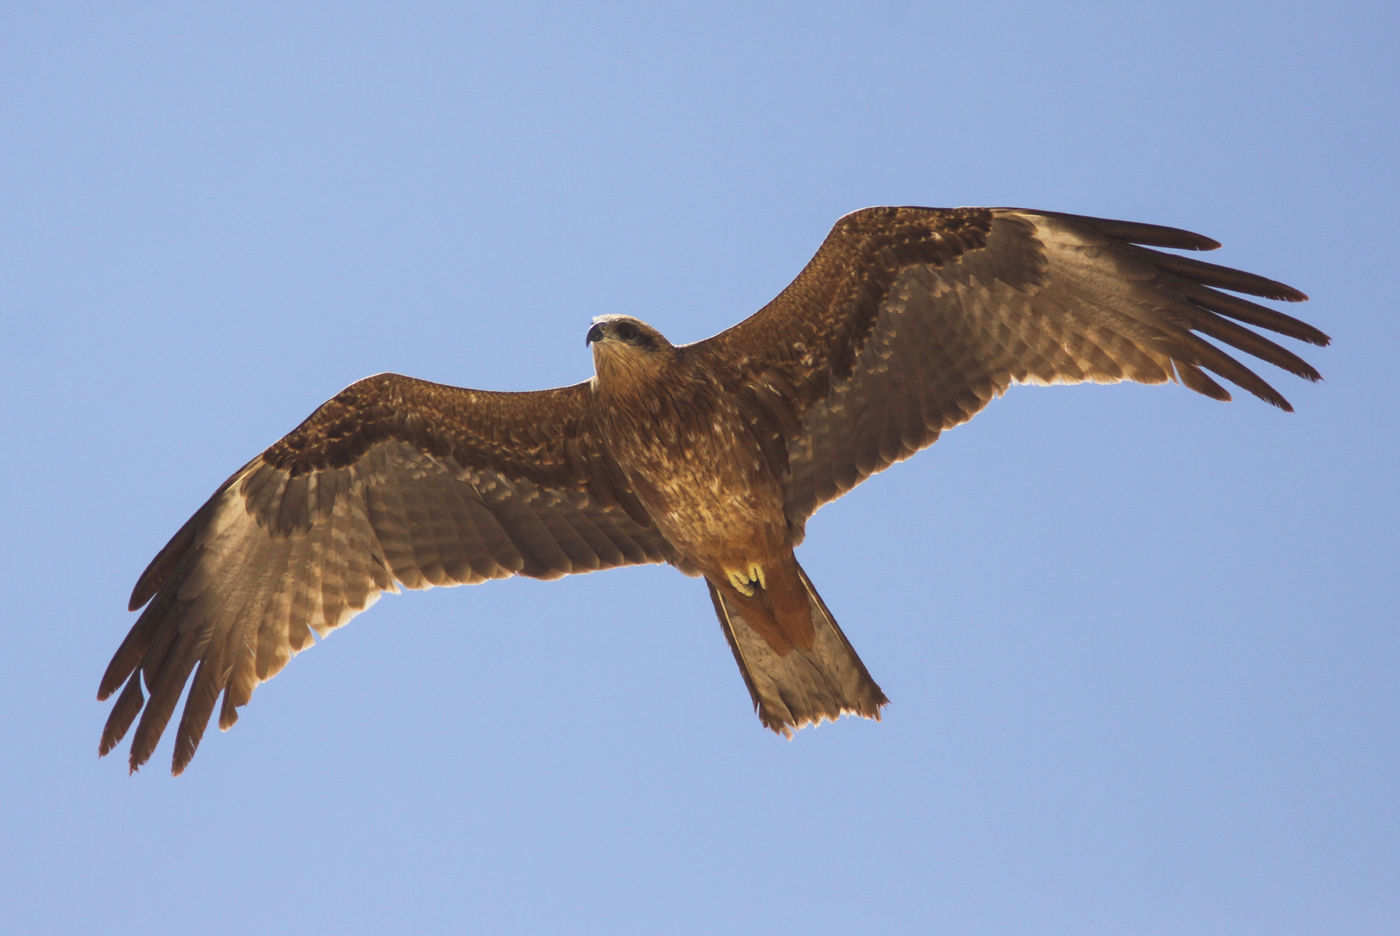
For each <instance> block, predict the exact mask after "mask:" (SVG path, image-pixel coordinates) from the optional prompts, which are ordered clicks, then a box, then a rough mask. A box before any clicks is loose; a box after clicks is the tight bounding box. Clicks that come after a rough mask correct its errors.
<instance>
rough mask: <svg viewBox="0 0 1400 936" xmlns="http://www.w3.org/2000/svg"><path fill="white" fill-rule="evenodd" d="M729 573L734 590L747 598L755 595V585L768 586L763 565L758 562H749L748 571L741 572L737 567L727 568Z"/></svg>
mask: <svg viewBox="0 0 1400 936" xmlns="http://www.w3.org/2000/svg"><path fill="white" fill-rule="evenodd" d="M725 572H726V573H727V574H728V575H729V584H731V585H733V586H734V590H735V591H737V592H738V593H739V594H741V595H743V596H744V597H745V598H752V597H753V596H754V586H755V585H757V586H758V587H759V588H767V587H768V581H767V580H766V579H765V578H764V577H763V566H761V565H759V564H758V563H757V562H751V563H749V568H748V571H747V572H740V571H738V570H737V569H726V570H725Z"/></svg>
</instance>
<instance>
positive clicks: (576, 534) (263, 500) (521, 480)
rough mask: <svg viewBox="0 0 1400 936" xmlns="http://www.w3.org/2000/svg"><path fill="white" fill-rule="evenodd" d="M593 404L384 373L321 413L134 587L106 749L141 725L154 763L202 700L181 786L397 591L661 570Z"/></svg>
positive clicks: (200, 517) (186, 731) (267, 456)
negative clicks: (266, 690) (246, 716)
mask: <svg viewBox="0 0 1400 936" xmlns="http://www.w3.org/2000/svg"><path fill="white" fill-rule="evenodd" d="M589 400H590V393H589V390H588V388H587V385H584V384H579V385H576V386H574V387H566V388H561V389H559V390H548V391H540V392H538V393H527V394H492V393H483V392H480V391H473V390H464V389H458V388H452V387H444V386H441V385H438V384H430V383H427V382H426V381H418V380H412V379H410V378H406V377H399V376H397V375H380V376H378V377H372V378H368V379H367V380H364V381H361V382H359V383H357V384H354V385H352V386H351V387H349V388H347V389H346V390H345V391H343V392H342V393H340V394H339V395H337V396H336V397H335V398H334V399H332V400H330V401H329V402H327V403H326V404H325V405H324V406H322V407H320V408H319V409H318V410H317V411H316V412H315V413H314V414H312V416H311V417H310V418H308V419H307V420H306V421H305V422H304V423H302V425H301V426H299V427H297V429H296V430H294V431H293V432H291V433H289V434H288V435H287V436H286V437H285V438H283V439H282V440H281V441H279V442H277V443H276V444H274V445H273V446H271V447H270V448H268V449H267V451H265V452H264V453H263V454H261V455H259V456H258V457H257V458H255V459H253V460H252V461H251V462H249V463H248V464H247V465H245V466H244V467H243V468H242V469H240V470H239V471H238V472H236V473H235V474H234V475H233V476H232V477H231V478H229V479H228V481H226V482H225V483H224V484H223V485H221V486H220V488H219V490H218V491H217V492H216V493H215V494H214V495H213V496H212V497H211V498H210V499H209V500H208V501H207V502H206V503H205V504H204V506H203V507H201V508H200V509H199V511H197V512H196V513H195V515H194V516H193V517H191V518H190V520H189V521H188V522H186V523H185V524H184V525H183V526H182V527H181V528H180V530H179V532H177V533H176V534H175V536H174V537H173V538H172V539H171V540H170V542H169V543H168V544H167V545H166V547H165V548H164V549H162V550H161V551H160V553H158V554H157V556H156V557H155V559H154V560H152V562H151V564H150V565H149V566H148V567H147V568H146V571H145V572H144V573H142V575H141V577H140V578H139V579H138V580H137V583H136V587H135V588H134V589H133V591H132V597H131V607H132V609H133V610H135V609H137V608H142V607H143V606H144V610H142V612H141V616H140V617H139V618H138V619H137V621H136V623H135V625H134V626H133V627H132V629H131V631H130V633H128V634H127V636H126V639H125V640H123V641H122V643H121V645H120V646H119V647H118V649H117V652H116V654H115V655H114V656H113V658H112V662H111V664H110V665H109V666H108V668H107V671H106V673H105V674H104V675H103V678H102V682H101V686H100V689H99V693H98V698H99V699H105V698H107V697H108V696H110V695H111V694H112V693H113V692H115V691H116V690H117V689H118V688H119V687H122V686H123V685H125V688H123V689H122V692H121V694H120V696H119V697H118V699H117V702H116V704H115V705H114V707H113V709H112V711H111V713H110V716H109V718H108V721H107V725H106V727H105V729H104V731H103V736H102V742H101V745H100V747H99V750H100V751H101V753H103V754H106V753H108V752H109V751H111V750H112V749H113V748H114V747H115V746H116V745H117V744H118V743H119V742H120V741H121V739H122V738H123V737H124V736H125V734H126V732H127V731H128V730H129V729H130V728H131V726H132V724H133V723H135V724H136V732H135V734H134V736H133V739H132V748H131V755H130V764H131V768H132V769H133V770H135V769H136V768H137V767H139V766H140V765H141V764H143V763H144V762H145V761H146V760H147V759H148V758H149V757H150V756H151V753H152V752H153V751H154V749H155V747H156V744H157V743H158V742H159V740H160V737H161V734H162V733H163V731H164V729H165V727H166V725H167V724H168V722H169V721H170V718H171V717H172V715H173V713H174V710H175V706H176V705H177V703H178V702H179V699H180V695H181V693H182V692H183V691H184V690H185V687H186V685H187V684H188V685H189V692H188V694H187V696H186V701H185V707H184V711H183V714H182V715H181V718H180V722H179V727H178V730H177V732H176V740H175V752H174V757H173V762H172V767H173V770H174V772H175V773H179V772H180V771H181V770H183V769H184V767H185V766H186V765H187V764H188V763H189V761H190V758H192V757H193V756H194V753H195V750H196V748H197V747H198V745H199V741H200V738H201V737H202V735H203V733H204V730H205V727H206V725H207V724H208V722H209V719H210V718H211V717H212V716H213V712H214V709H215V708H216V707H218V709H219V727H220V728H225V729H226V728H228V727H230V726H231V725H232V724H233V723H234V722H235V721H237V719H238V711H237V710H238V708H239V707H240V706H242V705H245V704H246V703H247V702H248V700H249V699H250V698H251V696H252V693H253V690H254V688H256V686H257V685H258V684H259V683H261V682H265V681H266V680H268V679H271V678H272V677H273V676H275V675H276V674H277V673H278V672H279V671H280V670H281V669H282V667H284V666H285V665H286V664H287V662H288V661H289V660H290V659H291V658H292V656H293V655H295V654H296V653H298V652H300V651H301V650H304V649H305V648H307V647H308V646H310V645H311V644H312V643H313V642H314V637H313V636H312V635H313V632H314V633H315V634H317V635H319V636H325V635H326V634H329V633H330V632H331V631H332V630H334V629H335V628H337V627H339V626H341V625H342V624H344V623H346V622H347V621H348V620H350V618H352V617H353V616H355V615H356V614H357V613H359V612H361V611H363V610H365V609H366V608H367V607H369V606H370V605H371V604H373V603H374V601H375V600H376V599H377V598H378V596H379V595H380V594H381V593H382V592H385V591H397V590H398V588H399V586H403V587H407V588H427V587H429V586H433V585H459V584H467V583H476V582H484V581H486V580H488V579H494V578H503V577H506V576H510V575H516V574H521V575H527V576H532V577H535V578H546V579H547V578H555V577H558V576H561V575H565V574H568V573H571V572H587V571H592V570H594V569H601V568H607V567H611V566H618V565H625V564H631V563H642V562H661V561H665V560H666V559H667V558H668V557H669V546H668V545H667V544H666V542H665V541H664V539H663V538H662V537H661V536H660V534H659V533H658V532H657V531H656V530H655V528H654V527H652V526H651V525H650V524H649V522H648V521H647V520H646V516H645V513H644V512H643V510H642V508H641V507H640V505H639V504H637V503H636V502H635V498H634V497H633V496H632V495H631V493H630V491H629V490H627V489H626V488H625V486H624V485H622V484H620V483H619V482H618V480H617V479H618V478H619V477H620V472H619V471H617V470H616V469H615V467H613V466H612V465H611V464H610V462H611V456H609V455H608V454H607V452H606V451H604V450H603V449H602V448H601V445H600V443H598V442H597V441H596V440H597V436H596V434H594V432H593V427H592V422H591V419H592V417H591V412H592V411H591V409H590V408H589ZM143 682H144V683H145V686H146V689H147V691H148V692H149V693H150V698H149V700H145V699H144V696H143V694H142V691H141V685H142V683H143ZM220 696H222V703H220V701H219V700H220Z"/></svg>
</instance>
